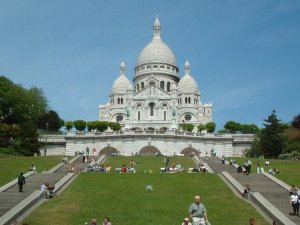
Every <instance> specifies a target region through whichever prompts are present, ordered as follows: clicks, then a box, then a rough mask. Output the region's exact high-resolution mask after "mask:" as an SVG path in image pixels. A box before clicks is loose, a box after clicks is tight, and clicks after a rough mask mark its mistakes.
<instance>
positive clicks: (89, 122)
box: [86, 121, 97, 131]
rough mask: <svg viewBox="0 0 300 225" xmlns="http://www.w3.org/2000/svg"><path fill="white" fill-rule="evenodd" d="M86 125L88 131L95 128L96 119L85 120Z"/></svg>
mask: <svg viewBox="0 0 300 225" xmlns="http://www.w3.org/2000/svg"><path fill="white" fill-rule="evenodd" d="M86 126H87V129H88V131H92V130H95V129H97V121H88V122H86Z"/></svg>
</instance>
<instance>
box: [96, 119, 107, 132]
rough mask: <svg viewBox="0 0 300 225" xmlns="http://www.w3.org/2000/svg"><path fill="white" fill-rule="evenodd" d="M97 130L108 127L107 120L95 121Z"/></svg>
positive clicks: (103, 129) (101, 130) (102, 130)
mask: <svg viewBox="0 0 300 225" xmlns="http://www.w3.org/2000/svg"><path fill="white" fill-rule="evenodd" d="M96 127H97V130H98V131H100V132H104V131H105V130H106V129H107V128H108V122H107V121H97V123H96Z"/></svg>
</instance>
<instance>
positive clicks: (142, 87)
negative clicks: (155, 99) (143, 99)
mask: <svg viewBox="0 0 300 225" xmlns="http://www.w3.org/2000/svg"><path fill="white" fill-rule="evenodd" d="M141 89H142V90H143V89H144V82H142V83H141Z"/></svg>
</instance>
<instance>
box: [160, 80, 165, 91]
mask: <svg viewBox="0 0 300 225" xmlns="http://www.w3.org/2000/svg"><path fill="white" fill-rule="evenodd" d="M160 88H161V89H165V82H164V81H161V82H160Z"/></svg>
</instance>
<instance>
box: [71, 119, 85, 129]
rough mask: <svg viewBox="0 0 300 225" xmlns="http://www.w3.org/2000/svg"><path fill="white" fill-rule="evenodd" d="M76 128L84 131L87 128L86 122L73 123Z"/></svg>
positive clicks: (77, 121)
mask: <svg viewBox="0 0 300 225" xmlns="http://www.w3.org/2000/svg"><path fill="white" fill-rule="evenodd" d="M73 124H74V127H75V128H76V130H79V131H83V130H84V129H85V128H86V122H85V121H84V120H75V121H73Z"/></svg>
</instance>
